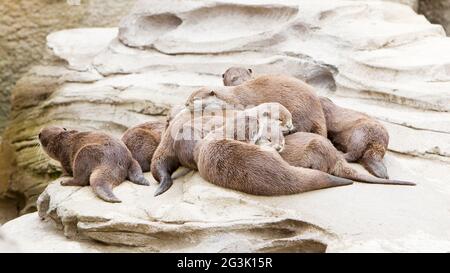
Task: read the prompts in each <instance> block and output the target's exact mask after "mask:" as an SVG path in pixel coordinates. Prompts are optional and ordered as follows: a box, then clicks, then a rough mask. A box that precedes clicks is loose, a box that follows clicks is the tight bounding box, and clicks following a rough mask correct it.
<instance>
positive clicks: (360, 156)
mask: <svg viewBox="0 0 450 273" xmlns="http://www.w3.org/2000/svg"><path fill="white" fill-rule="evenodd" d="M245 70H246V69H245V68H242V67H232V68H230V69H228V70H227V71H226V72H225V74H224V79H225V78H227V79H230V78H231V79H234V81H235V82H236V83H237V84H233V82H232V81H228V80H227V82H225V80H224V85H226V86H227V85H230V86H231V85H238V84H242V83H243V82H246V81H248V80H250V79H251V78H252V73H251V71H249V72H250V73H242V72H243V71H245ZM319 99H320V103H321V107H322V109H323V112H324V115H325V120H326V127H327V131H328V134H327V136H328V138H330V139H331V140H332V142H333V143H334V144H335V145H336V146H337V148H338V149H339V150H341V151H343V152H345V153H346V154H345V155H344V157H345V159H346V160H347V161H348V162H359V163H361V164H362V165H363V166H364V168H365V169H366V170H368V171H369V172H370V173H371V174H373V175H374V176H376V177H379V178H384V179H389V175H388V172H387V168H386V166H385V165H384V163H383V161H382V159H383V157H384V154H385V153H386V150H387V146H388V143H389V134H388V132H387V130H386V128H384V126H383V125H381V124H380V123H379V122H378V121H377V120H375V119H374V118H371V117H369V116H368V115H365V114H363V113H361V112H358V111H354V110H350V109H346V108H343V107H339V106H337V105H336V104H334V103H333V102H332V101H331V100H330V99H328V98H325V97H319ZM323 136H325V135H323Z"/></svg>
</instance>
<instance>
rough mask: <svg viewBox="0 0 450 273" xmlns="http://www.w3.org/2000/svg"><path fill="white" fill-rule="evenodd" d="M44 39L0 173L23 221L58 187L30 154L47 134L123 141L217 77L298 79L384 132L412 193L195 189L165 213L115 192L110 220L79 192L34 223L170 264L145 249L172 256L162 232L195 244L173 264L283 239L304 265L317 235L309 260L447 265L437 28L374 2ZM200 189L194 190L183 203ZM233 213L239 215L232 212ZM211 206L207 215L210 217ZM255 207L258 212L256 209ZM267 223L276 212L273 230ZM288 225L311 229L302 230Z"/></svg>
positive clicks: (225, 14) (138, 22)
mask: <svg viewBox="0 0 450 273" xmlns="http://www.w3.org/2000/svg"><path fill="white" fill-rule="evenodd" d="M80 37H85V38H81V39H80ZM47 41H48V46H49V48H50V49H51V50H52V52H53V54H54V60H53V62H52V64H51V65H46V66H38V67H34V68H33V69H32V70H31V71H30V72H29V73H28V74H27V75H26V76H25V77H24V78H22V79H21V80H20V81H19V83H18V84H17V86H16V88H15V89H14V92H13V100H12V115H11V120H10V123H9V126H8V128H7V130H6V132H5V134H4V136H3V140H4V141H3V144H2V148H1V150H0V151H1V153H2V155H1V156H0V158H1V159H0V165H1V166H8V168H3V169H2V170H0V179H1V180H0V181H1V183H0V189H1V190H2V191H3V192H8V193H10V194H11V193H15V194H17V195H19V196H22V198H23V199H24V201H26V204H27V205H26V206H25V207H24V208H23V210H22V211H23V212H26V211H29V210H32V209H33V206H34V202H35V200H36V198H37V196H38V195H39V193H40V192H42V190H43V189H44V188H45V186H46V185H47V183H48V182H49V181H51V180H53V179H54V178H55V177H57V176H58V174H59V167H58V164H57V163H55V162H53V161H50V160H48V158H47V157H46V156H45V155H43V154H42V152H40V150H39V148H38V147H37V146H36V143H37V141H36V139H35V136H36V134H37V132H38V131H39V129H40V128H41V127H42V126H44V125H49V124H59V125H61V124H64V126H65V127H71V128H76V129H82V130H94V129H95V130H103V131H107V132H110V133H112V134H114V135H116V136H119V135H120V134H121V133H122V132H123V131H124V130H125V129H126V128H128V127H130V126H133V125H135V124H138V123H140V122H143V121H147V120H152V119H155V120H156V119H163V118H164V115H165V113H166V112H167V109H168V108H169V107H170V106H171V105H174V104H178V103H182V102H183V101H184V98H185V97H186V96H188V95H189V94H190V92H191V91H193V90H194V89H196V88H198V87H200V86H204V85H221V84H222V83H221V73H223V71H224V70H225V69H226V68H228V67H229V66H232V65H239V66H246V67H249V68H252V69H253V71H254V72H255V73H256V74H262V73H284V74H290V75H292V76H295V77H298V78H300V79H304V80H306V81H307V82H309V83H310V84H312V85H313V86H315V87H316V89H317V91H318V93H320V94H322V95H327V96H329V97H331V98H332V99H333V100H334V101H335V102H336V103H337V104H339V105H341V106H344V107H348V108H352V109H356V110H359V111H363V112H366V113H368V114H370V115H373V116H375V117H377V118H378V119H380V120H382V122H383V124H385V125H386V127H387V128H388V131H389V133H390V136H391V139H390V145H389V150H390V152H389V153H388V154H387V156H386V159H385V161H386V164H387V166H388V169H389V172H390V175H391V177H393V178H401V179H405V180H413V181H415V182H417V183H418V186H417V187H391V186H379V185H376V186H375V185H362V184H355V185H352V186H349V187H343V188H339V189H329V190H322V191H317V192H311V193H307V194H301V195H293V196H285V197H276V198H275V197H273V198H260V197H253V196H248V195H242V194H239V193H235V192H231V191H228V190H224V189H219V188H216V187H213V186H212V185H209V184H207V183H206V182H204V181H201V179H199V178H197V177H196V176H194V178H190V177H187V178H185V179H184V180H183V181H180V182H178V183H177V185H176V187H175V188H174V189H172V190H171V192H170V193H168V196H167V197H162V198H161V199H154V198H153V197H151V193H152V192H153V189H152V188H142V187H138V186H134V185H131V184H128V183H125V184H123V185H121V186H120V187H118V188H117V193H118V195H119V196H120V197H122V198H124V200H126V201H125V202H124V203H123V204H119V205H117V206H116V205H111V204H106V203H101V202H100V201H97V200H96V199H95V198H93V197H92V194H91V192H90V189H89V188H83V189H75V188H63V187H60V186H58V185H57V182H55V183H54V184H52V185H51V186H50V187H49V188H48V189H47V191H46V193H45V194H44V195H43V197H42V198H43V200H47V201H45V202H41V206H42V204H48V205H45V206H48V208H47V207H46V208H45V209H41V213H43V214H42V215H41V216H45V217H47V218H50V219H52V221H54V222H56V223H57V224H58V226H59V227H60V228H63V229H64V233H65V234H66V235H67V236H68V237H70V238H75V239H76V240H85V239H90V240H98V241H102V242H106V243H112V244H116V243H118V244H124V242H126V241H127V240H128V239H129V241H130V242H135V244H134V245H138V246H139V247H138V249H139V248H143V249H144V250H150V251H175V247H173V248H172V247H171V246H172V243H168V245H167V246H163V245H162V244H161V243H159V241H158V240H159V239H158V238H157V239H155V240H154V238H153V237H158V234H163V236H162V237H161V238H164V239H166V238H167V240H165V241H170V242H171V240H174V239H173V237H170V233H171V232H172V233H173V234H176V236H184V235H186V234H189V236H191V237H189V236H188V237H189V238H193V242H198V244H199V245H204V248H201V246H198V245H197V244H196V243H186V244H185V245H184V246H183V249H181V247H180V251H181V250H182V251H189V250H199V251H233V250H236V251H237V250H242V251H247V250H248V251H250V250H257V251H265V250H267V249H265V248H264V247H261V246H262V245H268V246H270V247H274V246H275V245H276V244H277V243H276V242H277V240H281V241H280V242H283V243H280V244H281V245H286V244H287V243H286V242H287V241H289V242H291V239H288V237H289V238H291V237H295V238H297V239H298V241H295V240H294V241H293V242H292V244H293V247H292V248H289V249H287V248H284V249H281V250H284V251H291V250H292V251H295V250H303V251H307V250H308V249H306V248H302V247H303V246H304V245H305V244H304V243H303V242H304V240H305V238H307V235H308V234H309V235H311V234H313V235H314V236H315V238H316V237H317V238H319V239H318V240H317V239H314V240H313V241H314V243H313V245H315V246H316V245H321V246H322V248H321V249H320V250H319V249H316V250H317V251H321V250H323V249H324V248H323V246H326V247H328V248H327V249H328V251H346V250H366V251H370V250H373V251H377V250H379V251H418V250H436V251H448V243H449V241H450V234H448V232H447V231H446V230H449V228H448V227H449V225H450V223H449V221H448V220H447V219H450V217H448V216H449V213H448V211H449V208H450V198H448V197H449V195H450V185H449V182H450V181H449V180H450V178H449V174H450V159H449V157H450V146H449V143H450V113H449V110H450V72H449V71H450V70H449V67H450V59H448V58H447V57H446V56H447V55H448V54H446V52H448V50H449V49H450V40H449V39H448V38H446V37H445V33H444V31H443V29H442V27H440V26H438V25H432V24H430V23H429V22H428V21H427V20H426V19H425V18H424V17H423V16H419V15H417V14H415V13H414V12H413V10H412V9H410V8H408V7H406V6H403V5H399V4H395V3H387V2H378V1H306V0H305V1H272V2H271V3H267V1H256V0H253V1H238V0H234V1H183V2H181V3H179V2H177V4H176V5H175V4H173V3H171V1H168V2H167V1H164V2H160V1H140V2H138V3H137V5H136V6H135V8H134V10H133V12H132V13H131V14H130V15H129V16H128V17H126V18H124V19H123V20H122V23H121V25H120V26H119V28H118V29H76V30H65V31H60V32H56V33H53V34H52V35H50V36H49V37H48V39H47ZM195 188H197V189H201V191H199V192H195V193H193V191H194V190H193V189H195ZM210 188H211V189H214V191H212V190H209V189H210ZM197 195H201V196H203V197H198V196H197ZM67 196H68V197H67ZM193 196H197V197H195V198H194V197H193ZM229 196H232V197H229ZM196 198H198V199H196ZM144 199H145V200H144ZM192 199H194V200H195V202H193V201H192ZM164 200H166V201H164ZM186 200H187V201H186ZM230 200H231V201H230ZM239 200H245V201H243V203H242V204H241V205H239V206H238V205H235V204H237V203H240V202H241V201H239ZM192 202H193V203H192ZM203 202H204V203H203ZM230 202H231V203H230ZM85 203H86V204H85ZM91 203H92V204H93V205H92V206H90V205H89V204H91ZM94 204H95V205H94ZM167 204H169V205H167ZM188 204H190V205H192V207H189V206H188ZM205 204H206V205H205ZM45 206H44V207H45ZM109 206H113V207H109ZM177 206H180V207H181V208H180V211H183V210H182V209H185V210H186V209H187V208H190V209H188V211H189V213H187V212H186V213H180V215H178V214H177V213H175V215H174V214H171V213H172V211H177V209H178V207H177ZM205 206H206V207H208V206H212V207H214V209H210V210H207V211H205V209H204V208H205ZM217 206H219V207H217ZM260 206H261V209H262V210H263V211H259V210H257V209H256V208H259V207H260ZM116 208H118V210H116ZM137 208H139V209H137ZM171 208H177V209H171ZM263 208H264V209H263ZM240 210H248V211H247V212H248V214H245V213H244V214H242V217H244V216H245V217H246V219H243V218H240V217H241V215H238V216H236V215H232V216H229V215H228V216H227V213H228V211H240ZM272 210H273V211H277V213H278V212H280V214H277V216H276V217H273V215H272ZM105 211H114V213H113V214H111V213H108V214H106V213H105ZM220 214H224V215H220ZM231 214H232V213H231ZM286 215H290V216H289V217H288V216H286ZM30 217H31V216H30ZM33 217H35V216H33ZM167 217H169V218H167ZM170 217H172V218H170ZM183 217H187V218H183ZM227 217H229V218H227ZM233 217H237V218H233ZM247 218H248V219H247ZM28 219H31V218H28ZM213 219H214V221H216V222H215V224H214V228H213V229H212V230H213V231H212V233H208V232H207V231H206V230H207V229H208V228H209V227H211V226H210V225H211V223H210V222H211V221H212V220H213ZM267 219H269V220H267ZM287 219H289V220H287ZM293 219H294V220H293ZM20 221H22V220H19V219H17V220H15V221H14V222H16V223H17V224H15V223H14V222H11V223H9V224H7V225H5V228H4V229H6V228H7V227H8V225H9V226H10V227H13V226H14V225H20V224H19V223H20ZM171 221H172V222H171ZM235 221H237V222H238V224H232V223H234V222H235ZM242 221H243V222H242ZM246 221H247V222H246ZM258 221H263V222H264V221H266V222H264V223H263V222H258ZM286 221H287V222H286ZM297 221H300V222H302V223H306V224H305V225H306V226H308V227H314V229H313V230H312V231H311V230H310V229H309V228H308V231H305V230H304V229H302V228H299V227H298V222H297ZM173 222H175V223H176V224H173ZM252 222H254V223H256V222H258V223H261V226H262V227H263V230H262V231H261V232H262V233H264V234H265V233H266V232H267V230H269V229H271V228H272V227H273V226H276V229H279V230H284V231H283V232H281V233H282V234H283V236H281V237H277V238H275V237H273V236H272V235H270V234H271V232H267V233H269V235H270V236H269V235H267V236H266V235H264V236H262V235H261V236H260V233H259V232H260V231H254V230H252V231H251V232H249V234H248V236H249V237H248V238H252V239H251V240H250V239H249V240H250V241H254V240H256V241H257V242H258V244H255V245H256V246H255V247H256V248H255V249H250V248H248V249H246V248H245V247H246V244H241V243H240V242H243V241H240V240H245V238H244V237H245V236H244V235H243V234H244V231H243V227H245V228H246V229H248V227H249V226H251V225H252V224H251V223H252ZM168 223H170V224H168ZM253 225H256V224H253ZM257 225H260V224H257ZM286 226H289V228H286ZM300 226H301V225H300ZM175 227H176V228H175ZM225 227H226V228H225ZM170 228H173V229H170ZM228 228H229V230H228ZM286 229H287V230H288V232H287V231H286ZM9 230H10V231H11V230H13V228H9ZM227 230H228V231H227ZM285 231H286V233H284V232H285ZM158 232H161V233H158ZM228 232H229V233H230V234H233V235H232V236H231V235H230V236H231V237H233V238H235V239H236V240H234V241H233V240H232V239H229V240H231V241H232V242H234V243H235V244H236V245H242V249H233V248H229V247H227V246H223V245H221V244H219V245H218V246H217V248H215V247H214V244H213V243H211V242H213V241H217V240H218V238H222V237H221V236H225V235H224V233H227V234H228ZM277 232H278V231H277ZM277 232H275V233H277ZM74 234H77V235H76V236H75V235H74ZM193 234H194V235H193ZM219 234H220V235H219ZM286 234H290V235H289V236H288V235H286ZM325 234H327V235H325ZM330 234H331V235H330ZM291 235H292V236H291ZM328 235H330V236H331V237H328ZM166 236H167V237H166ZM305 236H306V237H305ZM168 237H170V238H168ZM80 238H81V239H80ZM123 238H128V239H127V240H125V239H123ZM161 238H160V239H161ZM208 238H211V240H212V241H208V240H209V239H208ZM214 238H215V239H214ZM227 238H229V237H227ZM248 238H247V239H248ZM280 238H281V239H280ZM324 238H325V239H324ZM327 238H332V239H327ZM336 238H337V239H336ZM297 239H296V240H297ZM335 239H336V240H335ZM227 240H228V239H227ZM219 241H220V240H219ZM139 242H141V243H139ZM142 242H143V243H142ZM299 242H300V243H299ZM335 242H338V243H335ZM436 242H439V243H436ZM234 243H232V244H234ZM194 245H195V246H194ZM299 245H303V246H302V247H299ZM274 249H276V248H272V250H274Z"/></svg>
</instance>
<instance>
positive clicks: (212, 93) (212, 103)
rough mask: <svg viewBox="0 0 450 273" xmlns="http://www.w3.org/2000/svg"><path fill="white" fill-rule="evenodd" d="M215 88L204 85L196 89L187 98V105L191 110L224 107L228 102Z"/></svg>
mask: <svg viewBox="0 0 450 273" xmlns="http://www.w3.org/2000/svg"><path fill="white" fill-rule="evenodd" d="M218 95H219V93H218V92H217V91H216V89H214V88H208V87H203V88H200V89H199V90H197V91H194V92H193V93H192V94H191V95H190V96H189V97H188V99H187V100H186V105H185V106H186V107H187V108H188V109H189V110H190V111H191V112H194V111H202V110H205V109H206V108H208V109H212V110H214V109H223V108H224V107H225V106H226V105H227V102H226V101H225V100H223V98H222V97H219V96H218Z"/></svg>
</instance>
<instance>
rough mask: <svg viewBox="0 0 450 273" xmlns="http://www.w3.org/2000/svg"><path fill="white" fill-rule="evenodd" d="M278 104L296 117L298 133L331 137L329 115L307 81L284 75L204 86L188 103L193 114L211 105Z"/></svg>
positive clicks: (295, 122)
mask: <svg viewBox="0 0 450 273" xmlns="http://www.w3.org/2000/svg"><path fill="white" fill-rule="evenodd" d="M266 102H278V103H280V104H281V105H283V106H284V107H286V108H287V109H288V110H289V111H290V112H291V114H292V119H293V124H294V126H295V128H296V130H297V131H300V132H311V133H315V134H319V135H322V136H326V135H327V128H326V122H325V116H324V113H323V110H322V106H321V104H320V100H319V98H318V96H316V94H315V92H314V89H313V88H312V87H311V86H309V85H308V84H306V83H305V82H303V81H301V80H298V79H296V78H293V77H288V76H283V75H263V76H259V77H256V78H254V79H251V80H249V81H246V82H244V83H242V84H240V85H237V86H222V87H204V88H201V89H199V90H197V91H194V92H193V93H192V94H191V95H190V96H189V97H188V99H187V100H186V106H187V107H188V108H189V109H191V110H192V111H194V110H198V109H199V108H205V107H208V106H211V105H212V106H216V107H218V108H220V107H223V105H224V104H226V105H234V106H240V107H246V106H250V105H259V104H261V103H266Z"/></svg>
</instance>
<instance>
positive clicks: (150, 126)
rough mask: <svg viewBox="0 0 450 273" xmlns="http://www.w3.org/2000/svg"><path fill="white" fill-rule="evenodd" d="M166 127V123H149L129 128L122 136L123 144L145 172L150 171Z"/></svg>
mask: <svg viewBox="0 0 450 273" xmlns="http://www.w3.org/2000/svg"><path fill="white" fill-rule="evenodd" d="M165 127H166V123H164V122H159V121H149V122H145V123H142V124H139V125H137V126H134V127H131V128H129V129H128V130H126V131H125V133H124V134H123V136H122V141H123V143H124V144H125V145H126V146H127V148H128V150H130V152H131V155H132V156H133V158H134V159H135V160H136V161H137V162H138V163H139V165H140V166H141V169H142V171H143V172H148V171H150V162H151V159H152V156H153V153H154V152H155V150H156V147H158V145H159V142H161V134H162V132H163V131H164V129H165Z"/></svg>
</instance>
